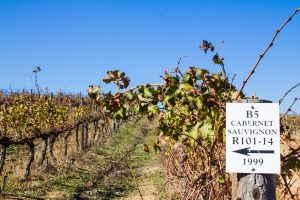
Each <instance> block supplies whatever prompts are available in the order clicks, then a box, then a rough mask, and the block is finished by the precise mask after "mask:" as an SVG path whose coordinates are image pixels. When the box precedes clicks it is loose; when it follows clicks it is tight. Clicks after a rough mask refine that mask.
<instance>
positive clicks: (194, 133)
mask: <svg viewBox="0 0 300 200" xmlns="http://www.w3.org/2000/svg"><path fill="white" fill-rule="evenodd" d="M199 126H200V123H199V122H197V124H196V125H195V126H194V127H193V128H192V129H191V131H190V132H189V136H191V137H192V138H194V139H197V137H198V128H199Z"/></svg>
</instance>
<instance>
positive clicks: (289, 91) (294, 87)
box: [279, 82, 300, 105]
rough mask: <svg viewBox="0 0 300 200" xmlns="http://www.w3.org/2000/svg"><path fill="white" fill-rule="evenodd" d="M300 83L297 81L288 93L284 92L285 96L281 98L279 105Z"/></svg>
mask: <svg viewBox="0 0 300 200" xmlns="http://www.w3.org/2000/svg"><path fill="white" fill-rule="evenodd" d="M299 85H300V82H299V83H297V84H296V85H294V86H293V87H291V88H290V89H289V90H288V91H287V92H286V93H284V95H283V97H282V98H281V99H280V100H279V105H280V104H281V103H282V101H283V100H284V99H285V97H286V96H287V95H288V94H289V93H290V92H291V91H292V90H293V89H295V88H296V87H298V86H299Z"/></svg>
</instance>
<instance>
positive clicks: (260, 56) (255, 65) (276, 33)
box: [235, 8, 300, 100]
mask: <svg viewBox="0 0 300 200" xmlns="http://www.w3.org/2000/svg"><path fill="white" fill-rule="evenodd" d="M299 10H300V8H297V9H296V10H295V11H294V13H293V14H292V15H291V16H289V17H288V18H287V19H286V21H285V22H284V23H283V24H282V25H281V26H280V27H279V28H278V29H277V30H276V31H275V34H274V36H273V38H272V39H271V41H270V43H269V45H268V46H267V47H266V49H265V50H264V51H263V52H262V53H261V54H260V55H259V57H258V59H257V61H256V63H255V64H254V66H253V68H252V70H251V71H250V73H249V75H248V77H247V78H246V79H245V80H244V81H243V84H242V86H241V88H240V90H239V92H238V95H237V96H236V98H235V100H237V99H238V98H239V96H240V95H241V93H242V91H243V89H244V87H245V85H246V83H247V82H248V80H249V79H250V77H251V76H252V75H253V74H254V72H255V70H256V68H257V66H258V64H259V63H260V61H261V60H262V58H263V57H264V56H265V54H266V53H267V51H268V50H269V49H270V48H271V47H272V46H273V45H274V40H275V39H276V37H277V35H278V34H279V33H280V31H281V30H282V29H283V28H284V27H285V25H286V24H287V23H288V22H290V21H291V20H292V17H294V15H295V14H296V13H297V12H298V11H299Z"/></svg>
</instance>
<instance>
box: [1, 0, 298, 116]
mask: <svg viewBox="0 0 300 200" xmlns="http://www.w3.org/2000/svg"><path fill="white" fill-rule="evenodd" d="M298 7H300V2H299V1H297V0H291V1H285V0H281V1H276V0H272V1H267V0H261V1H233V0H228V1H220V0H219V1H217V0H209V1H208V0H207V1H204V0H203V1H200V0H198V1H193V0H185V1H184V0H173V1H170V0H169V1H168V0H152V1H141V0H140V1H137V0H129V1H125V0H123V1H117V0H110V1H109V0H106V1H105V0H103V1H101V0H98V1H96V0H94V1H92V0H81V1H79V0H69V1H67V0H51V1H50V0H48V1H46V0H44V1H43V0H35V1H34V0H0V69H1V77H0V88H3V89H9V88H10V87H11V88H13V89H14V90H16V89H23V88H25V89H31V88H34V84H33V81H32V78H33V74H32V69H33V67H34V66H36V65H38V66H40V67H41V68H42V71H41V73H40V74H39V83H40V85H41V87H42V88H45V87H48V88H49V89H50V91H58V90H59V89H62V90H63V91H66V92H85V90H86V88H87V86H88V85H90V84H98V83H99V82H100V79H101V78H102V77H104V75H105V73H106V71H108V70H111V69H120V70H122V71H125V72H126V74H127V75H128V76H129V77H130V78H131V80H132V81H131V85H132V86H133V85H136V84H142V83H159V82H162V81H161V79H160V77H159V76H160V75H161V74H163V73H164V71H165V69H169V70H172V69H174V68H175V67H176V65H177V61H178V58H179V57H180V56H187V58H185V59H184V60H183V61H182V62H181V69H182V70H185V69H186V68H187V67H188V66H198V67H204V68H207V69H209V70H211V71H219V70H220V69H219V67H218V66H215V65H213V64H212V62H211V55H210V54H207V55H204V54H203V53H202V52H201V51H200V50H199V48H198V47H199V44H200V43H201V41H202V40H204V39H205V40H208V41H211V42H213V43H214V45H215V46H216V48H217V50H219V51H220V55H221V56H223V57H224V58H225V65H226V66H225V67H226V70H227V73H229V74H230V75H231V76H232V75H233V74H237V77H236V79H235V83H234V84H235V85H236V86H237V87H238V88H239V87H240V86H241V83H242V81H243V80H244V79H245V78H246V76H247V75H248V73H249V71H250V70H251V68H252V66H253V65H254V63H255V62H256V60H257V58H258V56H259V54H260V53H261V52H262V51H263V49H264V48H265V47H266V46H267V44H268V43H269V41H270V39H271V38H272V36H273V34H274V32H275V30H276V29H277V28H278V27H279V26H280V25H281V24H282V23H283V22H284V20H286V18H287V17H288V16H289V15H290V14H291V13H292V12H293V11H294V10H295V9H296V8H298ZM299 35H300V12H299V13H298V15H296V16H295V17H294V19H293V20H292V21H291V22H290V23H289V24H288V25H287V26H286V27H285V29H284V30H283V31H282V32H281V33H280V35H279V36H278V38H277V39H276V41H275V45H274V47H272V48H271V49H270V51H269V52H268V53H267V55H266V57H265V58H264V59H263V61H262V62H261V64H260V66H259V67H258V69H257V71H256V73H255V74H254V76H253V77H252V78H251V79H250V81H249V83H248V84H247V86H246V87H245V89H244V92H245V93H246V94H247V95H249V96H251V95H252V94H253V93H256V94H257V96H258V97H260V98H263V99H269V100H272V101H274V102H278V100H279V99H280V97H281V96H282V95H283V94H284V92H285V91H286V90H287V89H289V88H290V87H292V86H293V85H295V84H296V83H298V82H299V81H300V64H299V60H298V59H299V58H300V46H299V44H300V37H299ZM222 41H224V45H222ZM30 77H31V78H30ZM102 86H103V88H104V89H105V90H109V89H110V88H109V87H108V86H104V85H102ZM295 97H300V88H298V89H297V90H294V91H293V93H291V94H290V95H289V97H288V98H287V99H286V101H285V102H284V103H283V105H282V108H281V110H282V111H283V110H284V109H285V108H287V106H288V105H289V104H290V103H292V99H293V98H295ZM293 110H294V111H295V112H297V113H300V102H298V103H297V104H295V106H294V109H293Z"/></svg>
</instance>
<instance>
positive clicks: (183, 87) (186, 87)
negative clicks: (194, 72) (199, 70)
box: [178, 83, 194, 91]
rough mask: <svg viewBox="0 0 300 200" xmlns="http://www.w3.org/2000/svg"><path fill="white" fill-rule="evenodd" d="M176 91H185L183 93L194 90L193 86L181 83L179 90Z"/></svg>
mask: <svg viewBox="0 0 300 200" xmlns="http://www.w3.org/2000/svg"><path fill="white" fill-rule="evenodd" d="M178 89H180V90H185V91H190V90H192V89H194V88H193V86H191V85H190V84H188V83H181V84H180V85H179V88H178Z"/></svg>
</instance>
